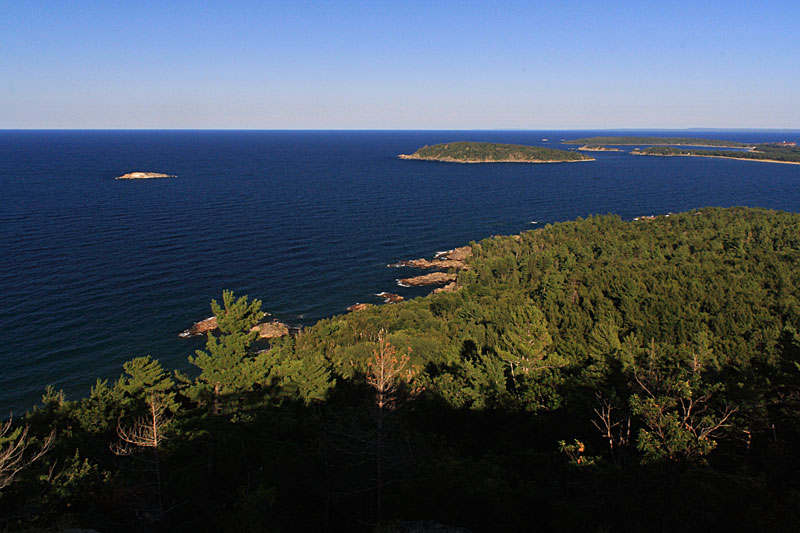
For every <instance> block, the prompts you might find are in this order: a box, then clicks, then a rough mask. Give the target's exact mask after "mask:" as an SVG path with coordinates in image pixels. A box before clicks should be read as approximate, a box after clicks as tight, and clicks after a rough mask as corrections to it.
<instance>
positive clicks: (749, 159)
mask: <svg viewBox="0 0 800 533" xmlns="http://www.w3.org/2000/svg"><path fill="white" fill-rule="evenodd" d="M629 153H630V155H643V156H649V157H707V158H709V159H734V160H736V161H756V162H758V163H779V164H783V165H800V161H780V160H778V159H754V158H751V157H728V156H724V155H702V154H643V153H641V152H638V153H637V152H629Z"/></svg>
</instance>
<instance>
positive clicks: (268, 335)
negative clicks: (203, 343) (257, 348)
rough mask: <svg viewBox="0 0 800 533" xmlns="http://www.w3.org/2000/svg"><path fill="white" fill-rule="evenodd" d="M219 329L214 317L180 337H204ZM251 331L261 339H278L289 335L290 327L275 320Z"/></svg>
mask: <svg viewBox="0 0 800 533" xmlns="http://www.w3.org/2000/svg"><path fill="white" fill-rule="evenodd" d="M217 329H219V326H218V325H217V317H215V316H212V317H209V318H206V319H205V320H201V321H200V322H195V323H194V325H192V327H190V328H189V329H187V330H185V331H183V332H181V333H179V334H178V335H179V336H180V337H184V338H187V337H196V336H197V335H204V334H206V333H208V332H209V331H216V330H217ZM250 331H258V337H259V338H260V339H277V338H278V337H284V336H286V335H288V334H289V326H287V325H286V324H284V323H283V322H278V321H277V320H273V321H272V322H262V323H261V324H256V325H255V326H253V327H252V329H250Z"/></svg>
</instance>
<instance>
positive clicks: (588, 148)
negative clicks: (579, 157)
mask: <svg viewBox="0 0 800 533" xmlns="http://www.w3.org/2000/svg"><path fill="white" fill-rule="evenodd" d="M578 150H579V151H581V152H621V151H622V150H621V149H620V148H609V147H608V146H603V145H602V144H584V145H583V146H581V147H580V148H578Z"/></svg>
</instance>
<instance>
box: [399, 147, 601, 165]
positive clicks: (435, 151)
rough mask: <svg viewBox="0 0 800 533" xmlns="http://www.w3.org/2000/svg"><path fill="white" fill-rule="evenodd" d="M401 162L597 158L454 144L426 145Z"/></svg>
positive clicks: (550, 150) (546, 150)
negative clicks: (407, 160)
mask: <svg viewBox="0 0 800 533" xmlns="http://www.w3.org/2000/svg"><path fill="white" fill-rule="evenodd" d="M398 157H399V158H400V159H417V160H421V161H443V162H447V163H571V162H575V161H594V159H593V158H591V157H589V156H586V155H583V154H579V153H577V152H573V151H569V150H556V149H555V148H543V147H541V146H524V145H521V144H497V143H484V142H453V143H445V144H436V145H433V146H424V147H422V148H420V149H419V150H417V151H416V152H414V153H413V154H400V155H399V156H398Z"/></svg>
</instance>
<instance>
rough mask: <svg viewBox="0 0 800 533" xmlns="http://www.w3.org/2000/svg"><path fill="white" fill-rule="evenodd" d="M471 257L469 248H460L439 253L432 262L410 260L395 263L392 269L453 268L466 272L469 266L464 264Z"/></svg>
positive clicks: (470, 248)
mask: <svg viewBox="0 0 800 533" xmlns="http://www.w3.org/2000/svg"><path fill="white" fill-rule="evenodd" d="M471 256H472V247H471V246H462V247H460V248H454V249H452V250H447V251H446V252H439V253H438V254H436V257H434V258H433V259H432V260H428V259H410V260H406V261H400V262H398V263H395V264H394V265H391V266H394V267H411V268H425V269H430V268H442V269H444V268H453V269H455V270H468V269H469V266H468V265H467V264H466V260H467V258H468V257H471Z"/></svg>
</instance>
